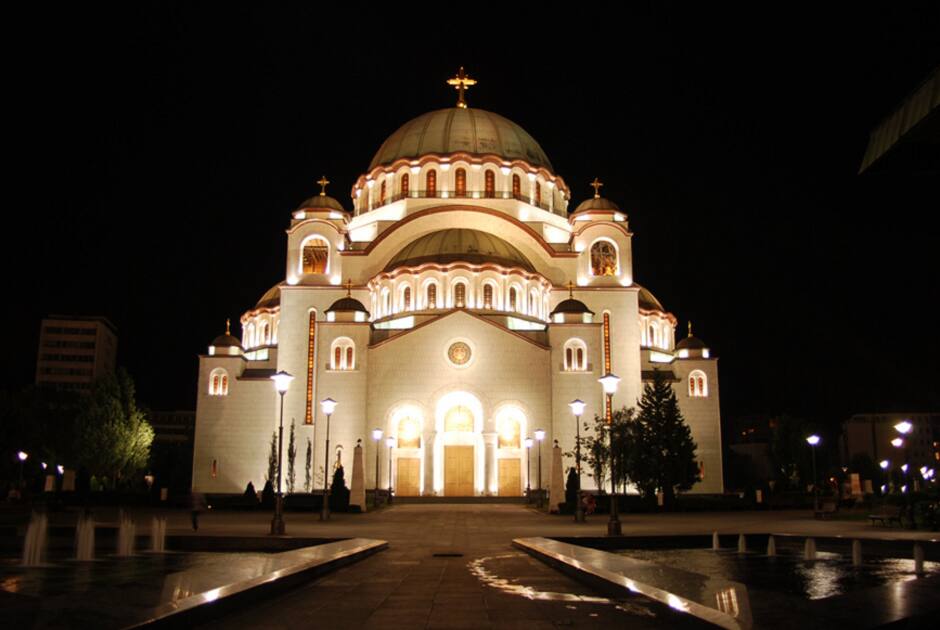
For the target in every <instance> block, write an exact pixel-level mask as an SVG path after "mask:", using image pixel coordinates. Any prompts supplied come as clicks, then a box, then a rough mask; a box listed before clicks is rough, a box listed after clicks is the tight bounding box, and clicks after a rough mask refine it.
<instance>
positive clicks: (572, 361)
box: [565, 338, 588, 372]
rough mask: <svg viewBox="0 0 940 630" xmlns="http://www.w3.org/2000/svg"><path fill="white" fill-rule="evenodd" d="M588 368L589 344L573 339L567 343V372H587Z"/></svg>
mask: <svg viewBox="0 0 940 630" xmlns="http://www.w3.org/2000/svg"><path fill="white" fill-rule="evenodd" d="M587 368H588V361H587V344H585V343H584V341H582V340H581V339H577V338H572V339H569V340H568V341H566V342H565V371H566V372H585V371H587Z"/></svg>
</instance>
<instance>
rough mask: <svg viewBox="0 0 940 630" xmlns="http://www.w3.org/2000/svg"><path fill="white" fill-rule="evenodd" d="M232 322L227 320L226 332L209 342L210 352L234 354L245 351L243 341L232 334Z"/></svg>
mask: <svg viewBox="0 0 940 630" xmlns="http://www.w3.org/2000/svg"><path fill="white" fill-rule="evenodd" d="M231 326H232V322H231V320H229V319H226V320H225V334H224V335H219V336H218V337H216V338H215V339H213V340H212V343H211V344H209V354H232V355H239V354H241V353H242V352H244V350H245V349H244V348H243V347H242V344H241V342H240V341H239V340H238V339H237V338H235V337H233V336H232V329H231Z"/></svg>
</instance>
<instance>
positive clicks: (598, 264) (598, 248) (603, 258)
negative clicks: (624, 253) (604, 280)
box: [591, 241, 617, 276]
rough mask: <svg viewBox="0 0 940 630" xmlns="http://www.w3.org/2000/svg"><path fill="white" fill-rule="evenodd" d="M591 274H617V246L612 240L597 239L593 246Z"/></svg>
mask: <svg viewBox="0 0 940 630" xmlns="http://www.w3.org/2000/svg"><path fill="white" fill-rule="evenodd" d="M591 274H592V275H595V276H616V275H617V248H616V247H614V244H613V243H611V242H610V241H597V242H596V243H594V244H593V245H592V246H591Z"/></svg>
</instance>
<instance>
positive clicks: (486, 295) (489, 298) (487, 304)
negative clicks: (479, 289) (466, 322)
mask: <svg viewBox="0 0 940 630" xmlns="http://www.w3.org/2000/svg"><path fill="white" fill-rule="evenodd" d="M483 308H493V285H492V284H489V283H487V284H484V285H483Z"/></svg>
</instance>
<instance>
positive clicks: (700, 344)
mask: <svg viewBox="0 0 940 630" xmlns="http://www.w3.org/2000/svg"><path fill="white" fill-rule="evenodd" d="M676 352H678V353H679V358H680V359H699V358H702V359H708V358H709V354H710V353H709V350H708V346H706V345H705V342H704V341H702V340H701V339H699V338H698V337H696V336H694V335H693V334H692V322H689V336H688V337H686V338H685V339H683V340H682V341H680V342H679V343H677V344H676Z"/></svg>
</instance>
